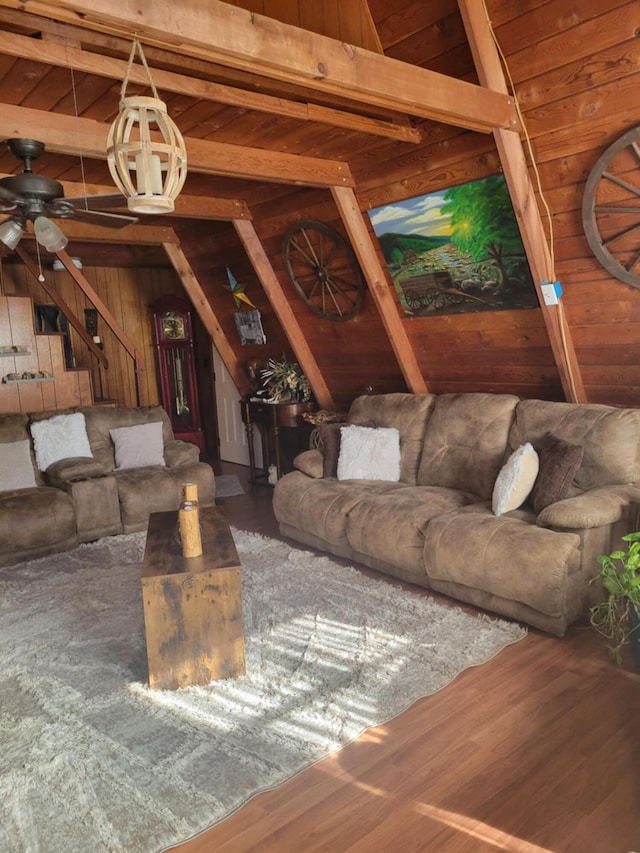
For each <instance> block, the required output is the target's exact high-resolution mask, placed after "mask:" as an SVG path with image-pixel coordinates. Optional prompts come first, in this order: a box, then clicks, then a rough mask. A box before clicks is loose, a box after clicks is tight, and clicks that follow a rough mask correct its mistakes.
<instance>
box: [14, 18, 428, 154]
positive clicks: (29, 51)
mask: <svg viewBox="0 0 640 853" xmlns="http://www.w3.org/2000/svg"><path fill="white" fill-rule="evenodd" d="M35 48H36V43H34V40H33V39H32V38H29V37H27V36H19V35H15V34H14V33H5V32H0V53H5V54H8V55H9V56H17V57H29V56H31V55H33V51H34V49H35ZM37 60H38V62H46V63H48V64H49V65H56V66H59V67H62V68H73V69H74V70H75V71H84V72H86V73H88V74H97V75H99V76H101V77H108V78H109V79H113V80H123V79H124V77H125V74H126V71H127V63H126V62H125V61H124V60H121V59H114V58H113V57H111V56H104V55H102V54H98V53H91V52H90V51H87V50H81V49H79V48H74V47H70V46H69V45H66V44H58V43H54V42H50V41H38V42H37ZM129 80H130V81H131V82H132V83H140V84H142V85H144V86H147V85H148V84H149V78H148V77H147V74H146V72H145V71H144V69H143V68H142V66H141V65H139V64H134V65H133V66H132V68H131V72H130V74H129ZM153 81H154V83H155V84H156V88H157V89H158V90H159V91H160V92H163V91H167V92H175V93H178V94H181V95H188V96H189V97H193V98H200V99H202V100H205V101H216V102H217V103H221V104H230V105H232V106H234V107H239V108H241V109H249V110H255V111H256V112H263V113H270V114H272V115H279V116H286V117H287V118H295V119H299V120H300V121H313V122H318V123H319V124H327V125H332V126H334V127H344V128H346V129H347V130H352V131H357V132H360V133H370V134H372V135H376V136H383V137H387V138H389V139H399V140H401V141H403V142H415V143H417V142H420V141H421V139H422V134H421V133H420V131H418V130H416V129H415V128H412V127H408V126H406V125H404V126H403V125H399V124H392V123H391V122H386V121H381V120H379V119H372V118H367V117H365V116H361V115H354V114H353V113H348V112H342V111H341V110H336V109H330V108H329V107H323V106H320V105H318V104H304V103H298V102H297V101H289V100H286V99H284V98H275V97H272V96H271V95H262V94H256V93H254V92H248V91H246V90H244V89H236V88H233V87H232V86H225V85H223V84H221V83H212V82H210V81H208V80H201V79H199V78H197V77H190V76H187V75H186V74H176V73H174V72H172V71H162V70H161V69H156V68H154V69H153Z"/></svg>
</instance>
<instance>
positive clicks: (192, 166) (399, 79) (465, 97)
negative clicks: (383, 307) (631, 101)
mask: <svg viewBox="0 0 640 853" xmlns="http://www.w3.org/2000/svg"><path fill="white" fill-rule="evenodd" d="M142 6H144V8H145V26H144V27H143V28H142V30H141V31H140V32H139V33H138V35H139V38H140V40H141V42H142V43H143V45H144V50H145V54H146V57H147V60H148V63H149V66H150V68H151V72H152V76H153V79H154V82H155V84H156V87H157V89H158V91H159V93H160V96H161V97H162V98H163V99H164V100H165V102H166V103H167V106H168V111H169V114H170V115H171V117H172V118H173V119H174V120H175V122H176V123H177V125H178V127H179V128H180V130H181V131H182V133H183V135H184V137H185V140H186V143H187V151H188V157H189V173H188V177H187V181H186V184H185V187H184V189H183V191H182V193H181V195H180V196H179V198H178V199H177V203H176V210H175V214H174V215H172V216H171V217H146V218H142V219H141V221H140V225H139V226H132V227H130V228H127V229H125V230H124V231H122V232H114V231H113V230H111V229H90V228H86V227H81V226H80V225H79V224H78V223H72V222H65V223H64V230H65V231H66V233H68V235H69V236H70V237H71V238H72V239H74V240H82V241H83V242H85V243H86V245H84V246H83V255H84V256H87V257H90V258H91V260H92V262H93V263H95V264H104V265H110V264H114V265H116V264H122V265H135V264H138V263H140V264H145V265H150V264H153V263H158V264H164V265H166V263H167V261H166V256H165V255H164V253H163V252H162V251H161V250H159V249H157V248H155V247H154V246H153V245H148V244H149V243H151V244H153V240H148V239H145V238H144V236H143V233H144V231H145V229H147V228H149V227H153V228H158V227H174V226H180V224H182V226H183V227H184V225H185V222H186V224H188V226H189V228H190V232H191V233H198V229H201V230H202V233H203V235H204V234H206V235H207V240H208V245H209V246H211V245H215V241H216V239H219V240H220V241H221V244H224V241H225V240H226V239H227V237H226V236H225V235H228V234H229V231H230V229H229V226H228V224H227V223H228V221H229V220H231V219H242V218H246V219H256V220H258V219H259V220H260V221H261V223H263V226H264V223H267V222H268V220H269V219H270V218H272V217H280V218H281V217H282V216H283V214H284V215H286V212H287V211H295V210H296V209H297V208H299V207H301V206H302V200H303V199H305V200H307V199H308V198H310V197H312V194H313V193H314V192H315V193H316V194H318V193H319V192H324V191H325V188H326V187H328V186H330V185H336V184H338V185H342V186H349V187H355V186H357V187H358V190H359V192H360V194H361V198H362V194H364V195H365V196H366V194H367V193H369V194H370V195H371V197H372V198H376V191H377V190H378V186H379V184H380V182H381V181H380V175H383V174H384V170H385V163H388V162H389V161H390V160H391V159H394V160H396V161H397V160H398V158H402V157H406V158H407V159H409V160H410V159H411V157H412V153H413V152H414V151H416V150H417V149H418V147H420V146H423V145H424V143H425V141H429V142H432V143H433V145H436V146H447V145H451V144H453V142H454V140H455V138H456V137H458V136H460V135H462V134H465V133H468V132H469V131H470V130H473V131H480V132H483V133H489V132H490V131H491V130H492V128H493V127H495V126H500V127H504V128H510V129H513V128H514V127H515V126H516V118H515V114H514V112H513V106H512V104H511V103H510V101H509V99H508V98H507V97H506V96H504V95H502V94H499V93H496V92H491V91H488V90H486V89H481V88H480V87H479V86H478V85H477V78H476V76H475V72H474V64H473V60H472V56H471V51H470V49H469V46H468V43H467V38H466V36H465V32H464V27H463V24H462V20H461V16H460V13H459V11H458V4H457V3H456V0H440V2H437V3H423V2H416V3H413V4H409V5H407V3H406V2H403V3H394V2H389V1H388V0H387V2H382V0H370V2H368V3H367V2H366V0H350V2H349V3H343V2H340V0H333V2H323V3H307V2H285V0H237V2H236V3H234V4H223V3H217V2H215V0H214V2H211V3H209V4H207V7H208V8H207V10H206V14H204V13H199V12H198V4H195V3H190V2H188V0H187V2H183V3H182V4H181V13H182V14H181V18H180V24H179V25H178V24H176V23H175V16H174V15H172V16H170V17H169V18H168V17H167V14H166V8H167V4H162V3H156V2H151V1H150V2H148V3H144V2H143V3H142ZM132 8H133V7H132V6H131V4H129V3H126V2H124V0H110V2H109V3H105V2H104V0H84V2H68V0H56V2H47V0H44V1H43V2H37V3H35V2H33V3H32V2H27V3H24V2H22V0H0V27H1V32H0V139H6V138H9V137H12V136H25V137H31V138H36V139H40V140H41V141H43V142H44V143H45V145H46V152H45V153H44V155H43V156H42V157H41V158H40V159H39V160H38V161H37V162H36V163H35V164H34V171H35V172H37V173H38V174H42V175H44V176H46V177H49V178H55V179H57V180H59V181H61V182H62V183H63V186H64V188H65V194H66V195H67V196H78V195H94V194H99V193H104V192H112V191H113V182H112V179H111V177H110V174H109V171H108V168H107V165H106V155H105V145H104V138H105V137H106V132H107V131H108V128H109V126H110V124H111V122H112V121H113V120H114V118H115V117H116V115H117V112H118V104H119V99H120V93H121V84H122V80H123V78H124V76H125V73H126V66H127V60H128V57H129V53H130V49H131V39H132V36H133V34H134V33H135V32H136V25H137V24H138V21H136V17H135V14H133V13H131V12H130V11H129V10H130V9H132ZM394 10H395V11H394ZM261 15H265V16H268V17H260V16H261ZM280 22H283V23H284V24H287V25H294V26H296V27H299V28H301V29H300V30H299V31H298V33H297V36H298V38H297V39H296V41H295V43H294V42H292V41H291V40H289V41H287V32H288V31H287V30H286V29H283V28H282V27H281V26H280ZM174 24H175V32H174ZM289 32H290V31H289ZM325 36H326V37H328V38H324V37H325ZM329 39H331V41H329ZM283 40H284V41H283ZM336 40H337V41H336ZM283 43H285V44H287V50H286V51H285V52H283V51H281V50H277V51H274V50H273V49H270V46H271V45H273V44H279V45H282V44H283ZM425 44H431V45H433V47H432V49H430V50H429V51H426V52H425V50H424V45H425ZM382 51H384V53H385V56H382V55H381V54H382ZM425 55H427V56H428V60H427V61H426V62H425V64H424V65H423V64H422V63H423V60H422V59H421V57H423V56H425ZM247 57H251V59H250V60H248V59H247ZM310 57H312V58H313V59H312V61H311V62H310V60H309V58H310ZM395 60H399V62H396V61H395ZM404 63H411V64H412V65H414V66H415V72H414V73H412V75H411V78H410V79H409V78H408V77H407V74H406V66H405V65H404ZM445 72H446V76H443V74H445ZM127 94H150V90H149V87H148V81H147V77H146V74H145V72H144V70H143V69H142V67H141V66H140V65H135V66H134V69H133V72H132V74H131V77H130V83H129V86H128V88H127ZM20 171H21V164H20V163H18V162H17V161H16V160H15V159H14V158H13V157H12V155H11V154H10V153H9V152H8V151H7V150H6V146H2V148H1V149H0V176H2V175H7V174H12V173H14V174H15V173H18V172H20ZM376 203H380V201H379V200H376ZM91 238H95V240H94V239H91ZM103 241H104V242H103ZM31 242H32V241H31ZM105 244H106V245H107V248H105ZM145 244H147V245H145ZM4 254H6V252H5V253H4Z"/></svg>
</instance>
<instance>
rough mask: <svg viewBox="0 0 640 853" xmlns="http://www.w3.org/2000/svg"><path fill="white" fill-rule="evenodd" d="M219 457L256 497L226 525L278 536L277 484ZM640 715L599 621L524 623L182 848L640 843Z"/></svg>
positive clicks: (623, 847) (519, 851)
mask: <svg viewBox="0 0 640 853" xmlns="http://www.w3.org/2000/svg"><path fill="white" fill-rule="evenodd" d="M215 467H216V468H217V470H218V471H219V472H221V473H236V474H238V476H240V478H241V480H242V481H243V484H244V485H245V489H246V492H247V494H246V495H245V496H242V497H232V498H226V499H223V500H221V501H220V504H221V505H222V506H223V507H224V509H225V512H226V515H227V518H228V519H229V521H230V523H231V524H233V525H235V526H237V527H240V528H242V529H245V530H254V531H256V532H259V533H262V534H264V535H267V536H274V537H278V530H277V525H276V523H275V520H274V518H273V514H272V511H271V494H272V492H271V490H270V489H269V488H267V487H265V486H257V487H254V488H253V489H252V487H251V486H250V485H249V483H248V477H247V475H246V471H245V469H244V468H242V467H240V466H235V465H230V464H227V463H215ZM368 574H375V573H373V572H368ZM376 577H379V575H376ZM414 589H415V588H414ZM415 592H416V595H421V594H430V593H425V592H423V591H420V590H418V589H415ZM434 597H435V598H438V600H440V601H442V602H447V603H451V602H450V600H448V599H446V598H445V597H444V596H437V595H434ZM467 609H470V608H467ZM639 721H640V676H637V675H634V674H632V673H630V672H626V671H624V670H621V669H619V668H617V667H616V666H615V665H614V664H613V663H612V662H611V661H610V660H609V659H608V657H607V654H606V651H605V650H604V648H603V645H602V642H601V640H600V638H599V637H598V636H597V635H596V634H595V632H594V631H593V630H592V629H591V628H589V627H588V626H586V625H585V624H582V625H579V626H577V627H574V628H572V629H571V630H570V631H569V633H568V635H567V637H565V638H563V639H557V638H554V637H551V636H547V635H545V634H542V633H541V632H539V631H536V630H534V629H531V630H530V631H529V635H528V636H527V638H526V639H525V640H523V641H521V642H519V643H517V644H516V645H515V646H511V647H509V648H507V649H505V650H504V651H502V652H500V654H499V655H497V657H496V658H494V659H493V660H492V661H490V662H488V663H486V664H484V665H483V666H481V667H479V668H477V669H470V670H467V671H465V672H463V673H462V674H461V675H459V676H458V678H457V679H456V680H455V681H454V682H453V683H452V684H450V685H449V686H447V687H446V688H445V689H443V690H442V691H440V692H439V693H437V694H435V695H433V696H430V697H427V698H425V699H422V700H420V701H419V702H416V703H415V704H414V705H413V706H412V707H411V708H410V709H409V710H408V711H406V712H405V713H404V714H402V715H401V716H399V717H397V718H396V719H395V720H392V721H391V722H390V723H388V724H386V725H383V726H379V727H378V728H375V729H371V730H369V731H368V732H366V733H365V734H364V735H363V736H362V737H360V738H359V739H358V740H357V741H355V742H354V743H353V744H351V745H350V746H348V747H346V748H345V749H343V750H341V751H340V752H338V753H337V754H336V755H333V756H331V757H330V758H327V759H325V760H324V761H322V762H320V763H319V764H317V765H316V766H314V767H311V768H309V769H308V770H306V771H304V772H303V773H301V774H299V775H298V776H297V777H295V778H294V779H292V780H291V781H289V782H287V783H285V784H284V785H282V786H280V787H279V788H276V789H275V790H273V791H270V792H268V793H264V794H261V795H259V796H257V797H255V798H254V799H253V800H251V801H250V802H249V803H248V804H247V805H245V806H244V807H243V808H242V809H240V810H239V811H238V812H236V814H234V815H232V816H231V817H229V818H227V819H226V820H225V821H223V822H222V823H220V824H218V825H217V826H215V827H213V828H212V829H210V830H209V831H207V832H205V833H203V834H202V835H201V836H199V837H198V838H196V839H193V840H191V841H189V842H187V843H185V844H183V845H181V846H180V847H179V848H177V849H178V850H179V851H180V853H205V851H206V853H209V851H217V853H242V851H260V853H276V851H277V853H288V851H292V853H293V851H296V853H311V851H323V853H342V852H343V851H349V853H376V851H390V853H391V851H393V853H412V851H428V853H431V851H434V853H436V851H437V853H485V851H486V853H494V851H512V853H547V852H549V853H632V851H634V853H640V749H639V745H640V736H639V734H638V732H639V728H640V723H639ZM211 772H212V773H215V768H211Z"/></svg>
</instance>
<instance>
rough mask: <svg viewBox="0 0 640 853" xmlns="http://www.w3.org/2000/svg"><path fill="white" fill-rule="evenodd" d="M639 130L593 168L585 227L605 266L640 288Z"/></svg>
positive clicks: (625, 136)
mask: <svg viewBox="0 0 640 853" xmlns="http://www.w3.org/2000/svg"><path fill="white" fill-rule="evenodd" d="M639 168H640V127H635V128H632V129H631V130H629V131H627V133H625V134H623V135H622V136H621V137H620V138H619V139H618V140H616V141H615V142H614V143H612V144H611V145H610V146H609V147H608V148H607V149H606V151H604V153H603V154H602V156H601V157H600V158H599V159H598V161H597V162H596V164H595V165H594V167H593V169H592V170H591V173H590V175H589V177H588V179H587V183H586V186H585V191H584V196H583V199H582V224H583V228H584V233H585V236H586V238H587V241H588V243H589V246H590V248H591V251H592V252H593V254H594V255H595V256H596V258H597V259H598V261H599V262H600V263H601V264H602V266H603V267H604V268H605V269H606V270H607V272H609V273H610V274H611V275H613V276H614V277H615V278H617V279H619V280H620V281H623V282H624V283H625V284H629V285H631V286H632V287H640V207H639V206H638V198H639V197H640V177H639Z"/></svg>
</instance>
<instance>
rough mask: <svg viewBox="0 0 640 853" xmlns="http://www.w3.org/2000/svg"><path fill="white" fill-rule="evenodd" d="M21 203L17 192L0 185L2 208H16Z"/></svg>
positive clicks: (3, 209)
mask: <svg viewBox="0 0 640 853" xmlns="http://www.w3.org/2000/svg"><path fill="white" fill-rule="evenodd" d="M19 203H20V196H19V195H18V194H17V193H14V192H13V190H9V189H7V188H6V187H3V186H2V185H0V210H2V211H8V210H14V208H16V207H18V205H19Z"/></svg>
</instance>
